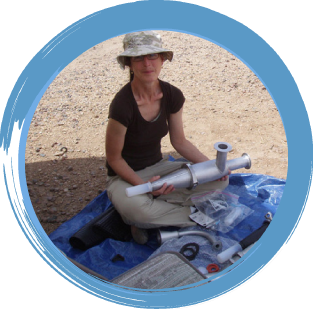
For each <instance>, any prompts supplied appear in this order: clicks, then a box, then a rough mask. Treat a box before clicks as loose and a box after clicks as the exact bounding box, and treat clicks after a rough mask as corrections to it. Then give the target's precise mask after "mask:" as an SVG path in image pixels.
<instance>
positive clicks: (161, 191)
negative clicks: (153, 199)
mask: <svg viewBox="0 0 313 309" xmlns="http://www.w3.org/2000/svg"><path fill="white" fill-rule="evenodd" d="M160 178H161V177H160V176H153V177H152V178H151V179H150V180H149V182H153V181H156V180H158V179H160ZM174 190H175V188H174V186H173V185H170V186H167V183H164V184H163V186H162V188H160V189H159V190H155V191H152V192H151V194H152V195H153V196H159V195H166V194H169V193H171V192H173V191H174Z"/></svg>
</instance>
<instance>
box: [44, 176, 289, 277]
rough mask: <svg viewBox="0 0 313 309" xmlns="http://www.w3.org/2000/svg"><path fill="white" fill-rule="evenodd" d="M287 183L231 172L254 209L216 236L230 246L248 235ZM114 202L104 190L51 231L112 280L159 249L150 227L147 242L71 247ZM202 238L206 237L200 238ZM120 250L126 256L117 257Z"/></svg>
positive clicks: (235, 187)
mask: <svg viewBox="0 0 313 309" xmlns="http://www.w3.org/2000/svg"><path fill="white" fill-rule="evenodd" d="M284 187H285V180H284V179H277V178H274V177H271V176H266V175H260V174H231V175H230V177H229V186H228V187H227V188H226V191H227V192H230V193H233V194H236V195H238V196H239V200H238V201H239V203H241V204H243V205H245V206H247V207H249V208H250V209H252V210H254V212H253V213H252V214H251V215H250V216H248V217H247V218H245V219H244V220H243V221H242V222H240V223H239V224H238V225H237V226H236V227H235V228H234V229H232V230H231V231H230V232H228V233H221V232H216V235H217V237H220V239H221V240H222V242H223V241H224V242H225V246H229V245H231V243H234V242H236V241H240V240H241V239H243V238H245V237H246V236H248V235H249V234H250V233H251V232H252V231H254V230H255V229H257V228H258V227H259V226H261V225H262V223H263V221H264V215H265V214H266V213H267V212H268V211H271V212H272V214H273V215H274V214H275V212H276V210H277V207H278V205H279V203H280V200H281V198H282V195H283V190H284ZM111 206H112V204H111V202H110V200H109V199H108V196H107V194H106V191H104V192H103V193H101V194H100V195H99V196H98V197H97V198H95V199H94V200H93V201H91V202H90V203H89V204H88V205H87V206H86V207H85V208H84V209H83V210H82V211H81V212H80V213H78V214H77V215H76V216H75V217H73V218H72V219H70V220H69V221H67V222H65V223H63V224H62V225H61V226H60V227H59V228H58V229H57V230H55V231H54V232H52V233H51V234H50V235H49V237H50V239H51V241H52V242H53V243H54V244H55V246H56V247H57V248H59V249H60V250H62V251H63V252H64V253H65V254H66V255H67V256H69V257H70V258H72V259H74V260H76V261H77V262H79V263H81V264H83V265H85V266H86V267H88V268H90V269H92V270H94V271H95V272H97V273H99V274H101V275H102V276H104V277H106V278H108V279H109V280H111V279H113V278H115V277H116V276H118V275H120V274H122V273H123V272H125V271H127V270H128V269H130V268H132V267H134V266H136V265H138V264H140V263H141V262H143V261H145V260H146V259H148V258H149V257H150V256H151V255H152V254H153V253H154V252H155V251H156V250H157V249H158V244H157V238H156V234H157V233H156V231H155V230H149V235H150V239H149V242H148V243H147V244H146V245H138V244H136V243H135V242H134V241H133V240H131V241H130V242H121V241H115V240H112V239H106V240H105V241H104V242H102V243H100V244H99V245H97V246H94V247H92V248H90V249H88V250H86V251H81V250H78V249H74V248H72V247H71V245H70V243H69V239H70V237H71V236H72V235H73V234H74V233H75V232H77V231H78V230H79V229H80V228H82V227H83V226H84V225H85V224H87V223H88V222H89V221H90V220H92V219H93V218H95V217H96V216H98V215H99V214H101V213H102V212H103V211H104V210H106V209H108V208H109V207H111ZM186 237H187V236H186ZM200 238H201V237H200ZM193 240H194V237H193ZM199 241H200V242H202V241H205V240H204V239H202V238H201V239H199ZM226 242H227V244H226ZM179 247H180V245H179ZM204 247H205V245H204ZM118 254H119V255H120V256H121V257H123V258H124V260H123V259H114V258H115V257H116V256H117V255H118ZM202 255H203V256H207V255H209V249H207V251H206V252H201V256H202ZM195 263H198V264H199V265H200V262H199V260H195ZM208 264H209V263H208Z"/></svg>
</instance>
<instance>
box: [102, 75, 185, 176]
mask: <svg viewBox="0 0 313 309" xmlns="http://www.w3.org/2000/svg"><path fill="white" fill-rule="evenodd" d="M159 82H160V86H161V89H162V92H163V97H162V99H161V108H160V113H159V115H158V117H157V118H156V119H155V120H153V121H147V120H145V119H144V118H143V117H142V116H141V113H140V111H139V108H138V105H137V102H136V100H135V98H134V95H133V92H132V89H131V84H130V82H129V83H127V84H126V85H125V86H124V87H123V88H122V89H121V90H120V91H119V92H118V93H117V94H116V96H115V98H114V99H113V101H112V103H111V105H110V108H109V118H112V119H114V120H116V121H118V122H120V123H121V124H122V125H124V126H125V127H126V128H127V131H126V135H125V143H124V147H123V150H122V157H123V158H124V160H125V161H126V162H127V163H128V165H129V166H130V167H131V168H132V169H133V170H134V171H138V170H141V169H144V168H145V167H148V166H151V165H153V164H155V163H157V162H159V161H160V160H161V159H162V153H161V139H162V137H164V136H165V135H166V134H167V133H168V121H169V117H170V114H174V113H177V112H178V111H179V110H180V109H181V108H182V106H183V104H184V102H185V97H184V95H183V93H182V92H181V91H180V90H179V89H178V88H176V87H175V86H173V85H171V84H169V83H167V82H164V81H161V80H159ZM107 168H108V175H109V176H115V175H116V173H115V172H114V171H113V169H112V168H111V167H110V166H109V164H108V163H107Z"/></svg>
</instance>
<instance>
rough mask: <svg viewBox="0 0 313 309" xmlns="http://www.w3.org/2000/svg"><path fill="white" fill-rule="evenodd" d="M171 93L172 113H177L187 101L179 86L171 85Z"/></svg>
mask: <svg viewBox="0 0 313 309" xmlns="http://www.w3.org/2000/svg"><path fill="white" fill-rule="evenodd" d="M170 93H171V101H170V102H171V104H170V113H171V114H175V113H177V112H178V111H180V109H181V108H182V107H183V105H184V103H185V97H184V94H183V93H182V91H181V90H180V89H178V88H177V87H175V86H173V85H170Z"/></svg>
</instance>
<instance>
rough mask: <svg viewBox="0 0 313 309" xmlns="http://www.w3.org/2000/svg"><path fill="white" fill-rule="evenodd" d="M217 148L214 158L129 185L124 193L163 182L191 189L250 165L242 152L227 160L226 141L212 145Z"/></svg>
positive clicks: (149, 189) (228, 147)
mask: <svg viewBox="0 0 313 309" xmlns="http://www.w3.org/2000/svg"><path fill="white" fill-rule="evenodd" d="M214 147H215V149H216V150H217V155H216V159H215V160H209V161H205V162H201V163H196V164H190V163H189V164H185V165H184V166H182V168H180V169H179V170H176V171H174V172H172V173H170V174H167V175H165V176H163V177H161V178H160V179H158V180H156V181H153V182H152V183H150V182H147V183H144V184H142V185H138V186H133V187H129V188H127V189H126V191H125V193H126V195H127V196H128V197H132V196H134V195H138V194H144V193H148V192H152V191H155V190H158V189H160V188H161V187H162V186H163V185H164V183H167V185H168V186H169V185H173V186H174V188H175V189H182V188H189V189H192V188H194V187H195V186H197V185H201V184H203V183H206V182H209V181H214V180H217V179H220V178H221V177H223V176H226V175H228V174H229V170H231V171H233V170H236V169H239V168H246V169H249V168H250V167H251V159H250V157H249V156H248V155H247V154H246V153H244V154H243V155H242V157H240V158H236V159H232V160H227V153H228V152H229V151H231V149H232V146H231V145H230V144H228V143H226V142H218V143H216V144H215V145H214Z"/></svg>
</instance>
